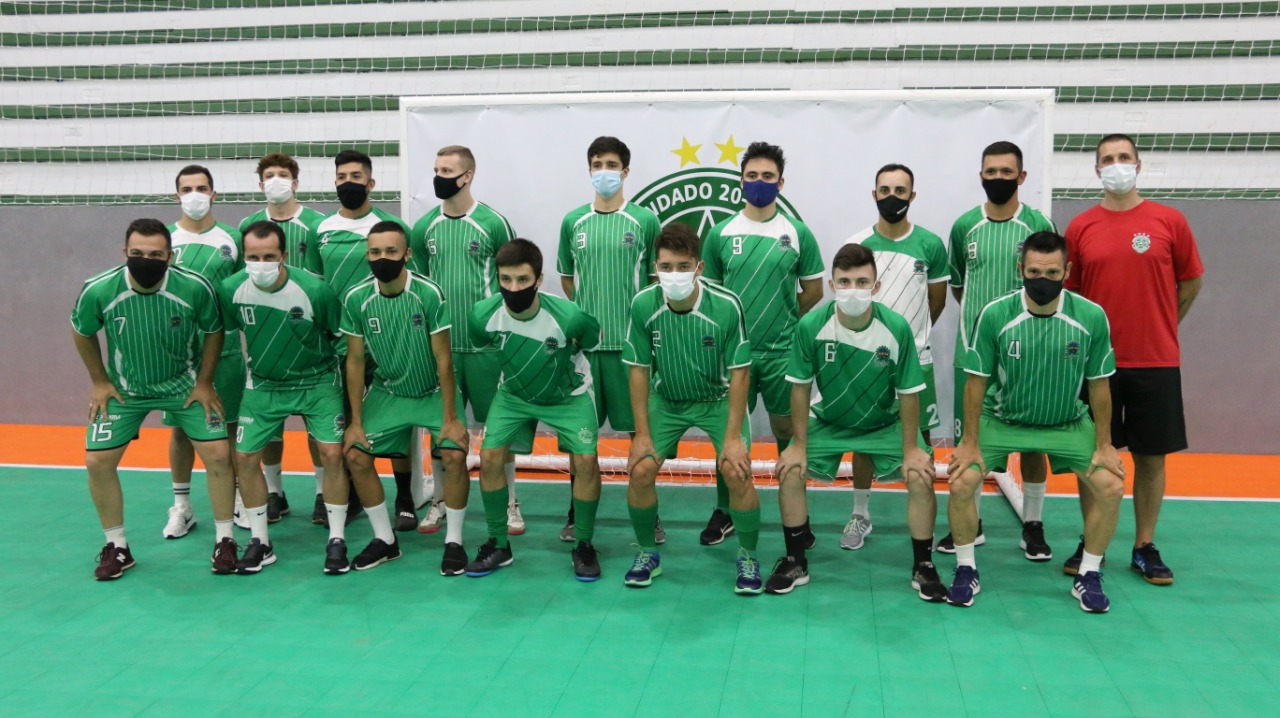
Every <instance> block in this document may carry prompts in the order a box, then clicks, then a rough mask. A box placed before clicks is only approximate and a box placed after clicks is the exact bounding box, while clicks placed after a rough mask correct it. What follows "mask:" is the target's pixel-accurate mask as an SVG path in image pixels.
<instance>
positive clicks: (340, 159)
mask: <svg viewBox="0 0 1280 718" xmlns="http://www.w3.org/2000/svg"><path fill="white" fill-rule="evenodd" d="M351 162H359V163H360V166H361V167H363V168H364V171H365V174H373V160H372V159H370V158H369V155H366V154H365V153H363V152H361V151H360V150H343V151H341V152H339V153H338V156H337V157H334V158H333V166H334V167H341V166H343V165H345V164H349V163H351Z"/></svg>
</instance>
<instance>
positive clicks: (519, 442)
mask: <svg viewBox="0 0 1280 718" xmlns="http://www.w3.org/2000/svg"><path fill="white" fill-rule="evenodd" d="M539 421H541V422H542V423H544V424H546V425H547V426H550V427H551V428H552V429H554V430H555V432H556V435H557V436H558V437H559V440H560V450H561V451H564V452H567V453H570V454H594V453H596V436H597V433H598V432H599V429H600V421H599V419H597V418H596V400H595V398H594V397H593V396H591V393H590V392H586V393H583V394H578V395H577V396H571V397H569V399H568V400H567V401H565V402H564V403H563V404H534V403H532V402H528V401H525V400H524V399H521V398H520V397H518V396H516V395H515V394H512V393H511V392H509V391H506V390H505V389H503V388H501V387H499V388H498V392H497V393H496V394H495V395H494V397H493V404H491V405H490V406H489V420H488V421H487V422H485V428H484V443H482V444H481V446H482V448H485V449H499V448H502V447H504V446H506V447H508V448H510V449H511V451H512V452H514V453H517V454H527V453H529V452H530V451H532V450H533V441H532V439H533V434H534V432H535V431H536V430H537V426H538V422H539Z"/></svg>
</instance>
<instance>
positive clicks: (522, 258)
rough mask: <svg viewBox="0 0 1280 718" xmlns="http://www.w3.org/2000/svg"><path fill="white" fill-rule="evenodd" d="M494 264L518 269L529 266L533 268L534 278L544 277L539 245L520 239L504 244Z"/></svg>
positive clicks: (499, 249) (495, 257)
mask: <svg viewBox="0 0 1280 718" xmlns="http://www.w3.org/2000/svg"><path fill="white" fill-rule="evenodd" d="M494 263H495V264H497V265H498V266H499V267H518V266H520V265H521V264H527V265H529V266H530V267H533V274H534V276H537V277H541V276H542V250H541V249H538V245H536V244H534V243H533V242H530V241H529V240H527V239H521V238H519V237H517V238H515V239H513V240H511V241H509V242H507V243H506V244H503V245H502V246H501V247H499V248H498V253H497V255H495V256H494Z"/></svg>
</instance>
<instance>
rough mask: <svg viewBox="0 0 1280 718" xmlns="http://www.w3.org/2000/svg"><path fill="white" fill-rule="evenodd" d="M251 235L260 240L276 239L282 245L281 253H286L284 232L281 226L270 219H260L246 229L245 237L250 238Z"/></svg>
mask: <svg viewBox="0 0 1280 718" xmlns="http://www.w3.org/2000/svg"><path fill="white" fill-rule="evenodd" d="M250 235H252V236H254V237H257V238H258V239H266V238H267V237H275V238H276V241H277V242H279V243H280V251H281V252H283V251H285V243H284V242H285V240H284V230H283V229H281V228H280V225H278V224H276V223H275V222H272V221H271V220H269V219H260V220H258V221H257V222H254V223H253V224H251V225H249V226H248V227H245V228H244V236H245V237H248V236H250Z"/></svg>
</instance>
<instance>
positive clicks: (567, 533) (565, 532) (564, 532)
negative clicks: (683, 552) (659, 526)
mask: <svg viewBox="0 0 1280 718" xmlns="http://www.w3.org/2000/svg"><path fill="white" fill-rule="evenodd" d="M663 539H664V540H665V539H666V536H663ZM560 540H561V541H564V542H566V543H573V542H574V541H577V540H578V537H577V536H575V535H574V534H573V519H569V520H568V521H567V522H565V525H564V528H562V529H560Z"/></svg>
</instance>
